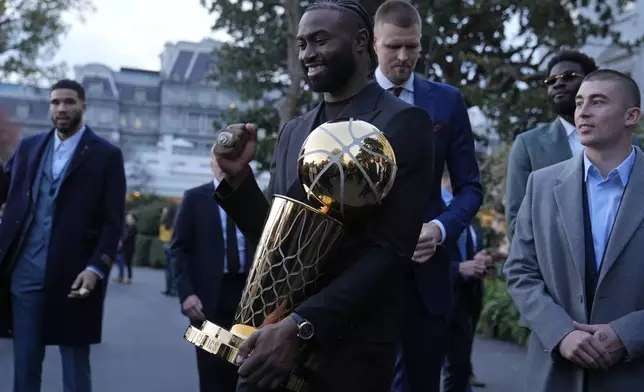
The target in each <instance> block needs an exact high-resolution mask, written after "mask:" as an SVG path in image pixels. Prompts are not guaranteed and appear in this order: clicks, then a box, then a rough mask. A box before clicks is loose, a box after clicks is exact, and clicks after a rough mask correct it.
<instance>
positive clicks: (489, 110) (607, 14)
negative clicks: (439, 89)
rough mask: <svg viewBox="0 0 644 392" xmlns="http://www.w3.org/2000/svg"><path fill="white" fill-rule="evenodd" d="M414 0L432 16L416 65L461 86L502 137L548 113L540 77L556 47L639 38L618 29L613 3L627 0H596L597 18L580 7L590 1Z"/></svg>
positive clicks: (632, 44) (624, 44)
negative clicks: (623, 37)
mask: <svg viewBox="0 0 644 392" xmlns="http://www.w3.org/2000/svg"><path fill="white" fill-rule="evenodd" d="M414 2H415V3H416V5H417V7H418V9H419V11H420V13H421V15H426V16H427V20H426V23H425V24H424V26H423V38H422V49H423V56H422V61H420V62H419V65H418V71H419V72H421V73H423V74H425V75H427V76H429V77H431V78H432V79H434V80H441V81H444V82H446V83H448V84H451V85H454V86H458V87H460V88H461V89H462V91H463V94H464V95H465V97H466V99H467V101H468V102H469V103H470V104H471V105H472V106H475V105H478V106H479V107H480V108H481V109H482V110H483V112H484V113H485V114H486V115H487V116H488V118H490V119H491V120H492V122H493V123H494V124H495V125H496V128H497V132H498V133H499V136H500V137H501V138H502V139H504V140H512V139H514V137H515V136H516V135H517V134H518V133H521V132H523V131H525V130H528V129H530V128H533V127H534V126H535V125H536V124H538V123H540V122H544V121H547V120H548V119H549V118H550V117H551V115H550V113H548V110H547V105H546V99H545V89H543V88H542V81H543V78H544V76H545V75H544V74H543V68H544V65H545V62H546V61H548V59H549V58H550V56H551V55H552V54H553V53H554V52H557V51H559V50H561V49H562V48H565V47H569V48H579V47H582V46H583V45H584V44H585V43H592V42H594V43H598V42H600V41H602V42H604V45H605V43H606V41H608V42H609V43H612V44H613V45H617V46H620V47H623V48H625V49H628V50H632V49H633V48H634V47H636V46H638V45H639V44H640V43H641V42H642V38H641V37H640V38H638V39H637V40H635V41H631V42H626V41H625V40H623V39H622V37H621V35H620V33H619V32H618V31H617V30H615V28H614V24H615V21H616V19H617V18H618V17H619V16H620V13H621V11H615V10H621V9H624V7H625V6H626V5H627V3H629V2H630V1H629V0H614V1H611V2H608V1H606V2H603V1H597V2H594V3H592V4H593V5H594V7H593V8H592V11H593V12H594V15H595V17H594V18H590V17H588V16H584V15H585V14H584V13H583V12H578V9H579V8H578V7H579V6H581V7H588V6H589V5H590V4H591V2H590V1H589V0H581V1H577V0H574V1H573V0H541V1H533V0H521V1H516V0H498V1H487V0H469V1H450V0H414ZM611 3H613V4H615V5H617V7H611V5H610V4H611ZM508 37H510V38H511V39H507V38H508Z"/></svg>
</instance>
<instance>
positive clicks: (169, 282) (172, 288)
mask: <svg viewBox="0 0 644 392" xmlns="http://www.w3.org/2000/svg"><path fill="white" fill-rule="evenodd" d="M163 254H164V255H165V267H164V270H165V292H166V293H172V294H176V292H177V287H176V284H175V281H174V279H173V277H172V257H170V244H163Z"/></svg>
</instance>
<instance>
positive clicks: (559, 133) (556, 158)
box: [539, 118, 572, 163]
mask: <svg viewBox="0 0 644 392" xmlns="http://www.w3.org/2000/svg"><path fill="white" fill-rule="evenodd" d="M539 139H540V141H541V147H542V148H543V150H544V152H545V153H546V154H547V156H548V157H550V160H551V162H552V163H557V162H563V161H565V160H568V159H570V158H572V152H571V151H570V144H569V143H568V135H567V134H566V129H565V128H564V126H563V124H562V123H561V121H560V120H559V119H558V118H557V119H555V121H553V122H551V123H550V126H549V127H548V131H547V132H543V133H542V134H541V137H540V138H539Z"/></svg>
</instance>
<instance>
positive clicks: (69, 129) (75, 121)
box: [51, 115, 82, 136]
mask: <svg viewBox="0 0 644 392" xmlns="http://www.w3.org/2000/svg"><path fill="white" fill-rule="evenodd" d="M81 120H82V118H81V116H79V115H70V116H69V120H67V122H66V123H65V124H64V125H59V124H58V123H57V122H56V119H55V118H52V119H51V121H52V122H53V123H54V127H55V128H56V129H57V130H58V132H60V133H62V134H63V135H66V136H69V135H71V134H72V133H74V132H75V131H76V130H77V129H78V125H79V124H80V122H81Z"/></svg>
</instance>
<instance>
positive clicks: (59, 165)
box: [51, 125, 105, 279]
mask: <svg viewBox="0 0 644 392" xmlns="http://www.w3.org/2000/svg"><path fill="white" fill-rule="evenodd" d="M84 133H85V125H83V126H82V127H81V129H79V130H78V132H76V133H75V134H73V135H72V136H70V137H68V138H67V139H65V140H62V139H61V138H60V136H58V130H56V131H55V132H54V152H53V154H52V162H51V174H52V175H53V176H54V178H55V179H57V178H58V177H60V176H61V175H62V174H63V172H64V171H65V169H66V168H67V166H68V165H69V163H70V162H71V160H72V157H73V156H74V152H75V151H76V147H78V143H80V140H81V138H82V137H83V134H84ZM87 269H88V270H90V271H92V272H94V273H95V274H96V275H98V276H99V278H101V279H103V278H105V277H104V276H103V273H102V272H101V271H99V270H98V269H97V268H94V267H92V266H89V267H87Z"/></svg>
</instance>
